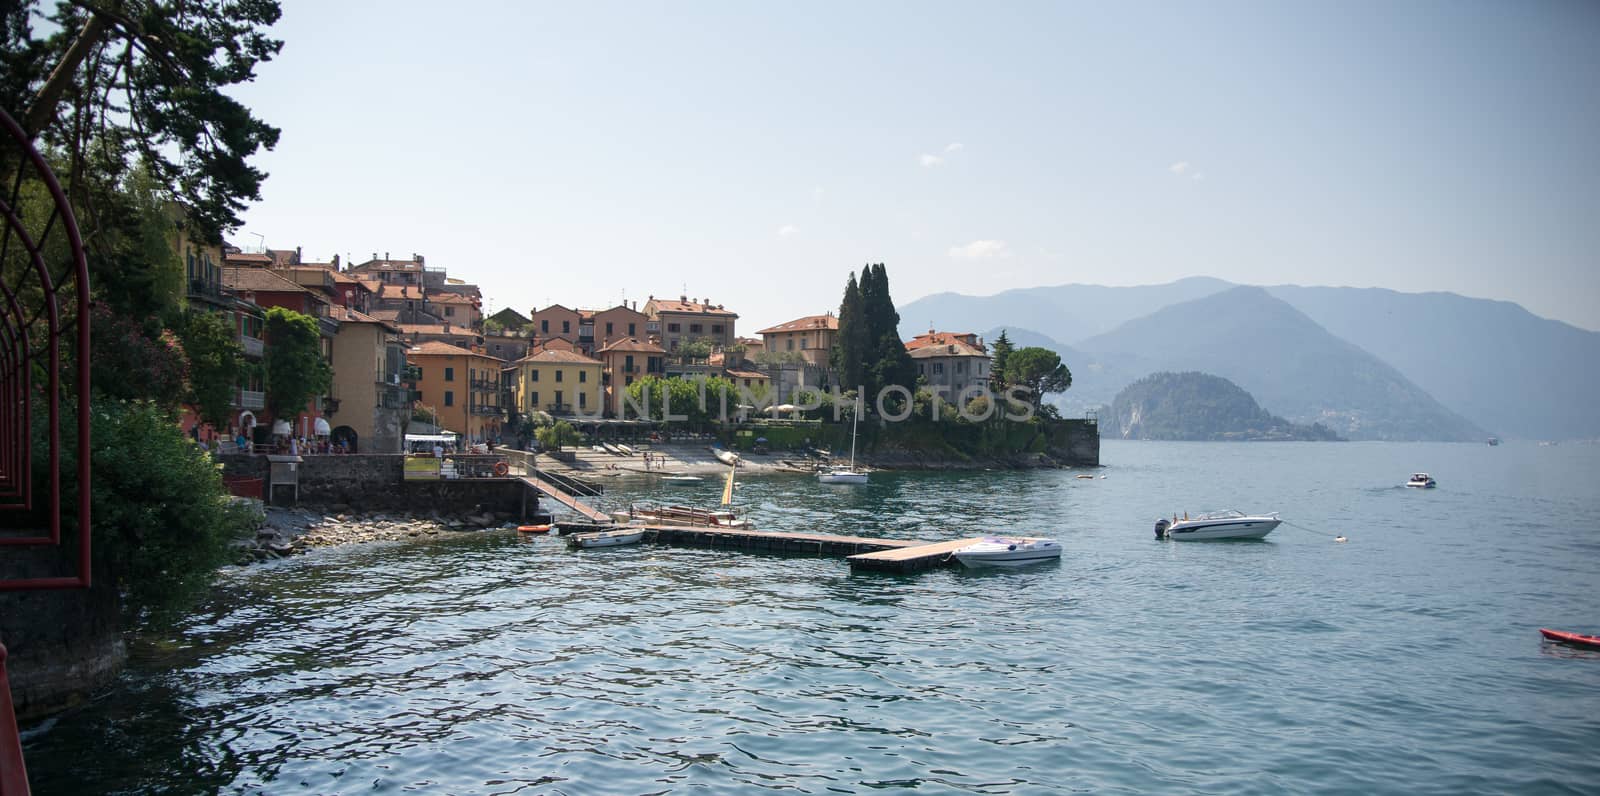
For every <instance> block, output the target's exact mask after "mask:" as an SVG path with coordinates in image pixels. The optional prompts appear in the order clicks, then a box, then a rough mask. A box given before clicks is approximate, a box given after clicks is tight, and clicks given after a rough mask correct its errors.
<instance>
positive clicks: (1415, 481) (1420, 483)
mask: <svg viewBox="0 0 1600 796" xmlns="http://www.w3.org/2000/svg"><path fill="white" fill-rule="evenodd" d="M1438 485H1439V482H1438V481H1435V480H1433V476H1431V475H1428V474H1427V473H1412V474H1411V480H1410V481H1407V482H1406V486H1408V487H1411V488H1412V489H1433V488H1434V487H1437V486H1438Z"/></svg>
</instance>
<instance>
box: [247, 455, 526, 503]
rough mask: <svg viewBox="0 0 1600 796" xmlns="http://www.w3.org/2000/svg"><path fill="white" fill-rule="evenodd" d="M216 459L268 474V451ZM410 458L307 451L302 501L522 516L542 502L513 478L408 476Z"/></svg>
mask: <svg viewBox="0 0 1600 796" xmlns="http://www.w3.org/2000/svg"><path fill="white" fill-rule="evenodd" d="M216 459H217V461H219V462H221V463H222V465H223V475H225V476H227V477H230V478H232V477H243V478H260V479H263V480H265V479H266V478H267V475H268V469H269V463H268V461H267V457H265V456H259V455H246V454H231V455H226V456H217V457H216ZM405 459H406V457H405V456H404V455H401V454H397V453H375V454H350V455H338V456H306V457H304V461H302V462H301V463H300V503H301V504H304V505H313V506H347V507H349V509H350V510H351V511H413V512H417V511H423V512H425V511H433V510H435V509H437V510H438V511H440V512H446V513H461V512H467V511H473V510H475V509H482V510H488V511H501V512H508V513H512V514H516V515H518V516H524V515H523V511H524V509H526V511H527V514H529V515H531V514H533V513H535V512H536V510H537V508H538V504H537V501H536V500H535V497H536V496H535V494H534V493H533V490H531V489H529V488H528V487H527V486H526V485H524V484H523V483H522V482H521V481H518V480H516V479H514V478H458V479H449V480H440V481H407V480H405V477H404V462H405ZM263 488H264V489H265V487H263ZM291 494H292V492H291V490H289V489H288V488H282V489H279V490H278V495H277V502H276V503H274V504H273V505H288V504H289V503H290V501H291ZM524 498H526V506H524Z"/></svg>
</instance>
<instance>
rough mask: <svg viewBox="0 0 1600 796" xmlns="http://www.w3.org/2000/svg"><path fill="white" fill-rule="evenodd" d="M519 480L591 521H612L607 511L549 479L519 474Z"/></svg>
mask: <svg viewBox="0 0 1600 796" xmlns="http://www.w3.org/2000/svg"><path fill="white" fill-rule="evenodd" d="M518 480H520V481H522V483H524V484H527V485H528V486H531V487H533V488H534V489H536V490H538V492H539V494H541V495H544V496H545V497H548V498H550V499H551V500H554V501H555V502H557V503H560V504H561V505H563V506H566V507H567V508H569V509H572V510H573V511H576V512H578V513H579V514H582V515H583V516H584V517H586V518H588V519H589V521H591V522H601V523H609V522H611V518H610V517H608V516H606V513H605V512H603V511H601V510H599V509H597V508H595V507H593V506H590V505H589V504H587V503H584V502H583V501H580V500H578V499H577V498H575V497H573V496H572V495H569V494H567V493H566V492H564V491H562V490H561V488H560V487H557V486H556V485H555V484H552V483H550V482H549V481H546V480H544V479H542V478H538V477H535V476H531V475H524V476H518Z"/></svg>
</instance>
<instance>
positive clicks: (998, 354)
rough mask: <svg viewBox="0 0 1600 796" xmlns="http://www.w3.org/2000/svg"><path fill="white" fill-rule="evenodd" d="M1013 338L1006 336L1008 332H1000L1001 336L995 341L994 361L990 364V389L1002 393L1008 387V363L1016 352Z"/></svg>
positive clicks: (1002, 330)
mask: <svg viewBox="0 0 1600 796" xmlns="http://www.w3.org/2000/svg"><path fill="white" fill-rule="evenodd" d="M1014 348H1015V347H1014V346H1012V345H1011V338H1009V337H1007V336H1006V330H1004V329H1001V330H1000V336H999V337H996V338H995V339H994V352H993V361H992V362H990V363H989V387H990V389H992V390H995V391H997V392H998V391H1000V390H1003V389H1005V387H1006V361H1007V360H1009V359H1010V358H1011V352H1012V351H1013V350H1014Z"/></svg>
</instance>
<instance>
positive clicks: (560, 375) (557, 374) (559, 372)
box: [556, 368, 566, 381]
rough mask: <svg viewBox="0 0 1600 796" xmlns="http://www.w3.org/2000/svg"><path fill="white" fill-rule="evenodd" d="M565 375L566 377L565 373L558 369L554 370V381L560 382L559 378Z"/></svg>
mask: <svg viewBox="0 0 1600 796" xmlns="http://www.w3.org/2000/svg"><path fill="white" fill-rule="evenodd" d="M565 375H566V371H564V370H562V369H560V368H556V381H561V380H562V379H561V377H562V376H565Z"/></svg>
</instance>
